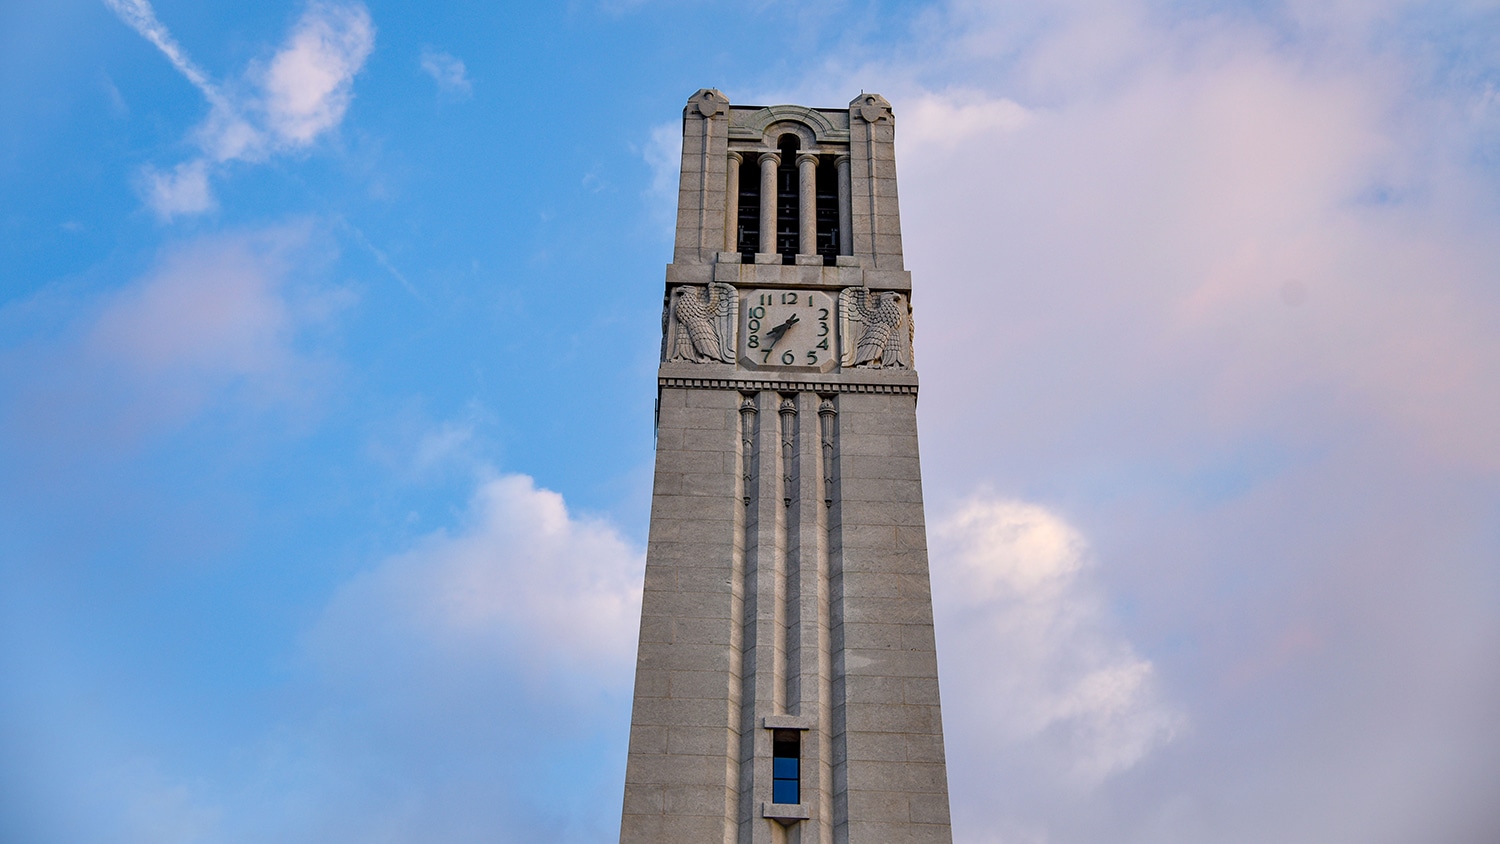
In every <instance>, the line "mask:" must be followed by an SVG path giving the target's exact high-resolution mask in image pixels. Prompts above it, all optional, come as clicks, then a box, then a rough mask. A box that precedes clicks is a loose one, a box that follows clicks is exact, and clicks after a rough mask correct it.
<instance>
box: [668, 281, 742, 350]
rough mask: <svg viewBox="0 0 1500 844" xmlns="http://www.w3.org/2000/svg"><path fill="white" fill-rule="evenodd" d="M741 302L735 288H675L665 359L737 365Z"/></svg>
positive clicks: (719, 285) (716, 285)
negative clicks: (737, 334) (736, 339)
mask: <svg viewBox="0 0 1500 844" xmlns="http://www.w3.org/2000/svg"><path fill="white" fill-rule="evenodd" d="M739 312H740V302H739V295H738V294H737V293H736V292H735V289H734V286H733V285H730V284H722V283H719V282H711V283H710V284H708V286H706V287H695V286H689V285H684V286H682V287H674V288H672V293H671V296H670V297H669V298H668V300H667V313H666V314H665V316H666V325H664V326H663V328H664V329H665V336H664V337H663V340H664V345H665V349H663V352H664V357H665V359H666V360H667V361H678V360H682V361H688V362H690V363H734V360H735V343H734V331H735V326H736V325H737V324H738V322H739Z"/></svg>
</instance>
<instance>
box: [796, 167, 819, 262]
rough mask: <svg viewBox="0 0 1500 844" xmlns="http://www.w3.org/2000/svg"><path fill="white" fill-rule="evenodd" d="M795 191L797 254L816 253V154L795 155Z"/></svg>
mask: <svg viewBox="0 0 1500 844" xmlns="http://www.w3.org/2000/svg"><path fill="white" fill-rule="evenodd" d="M797 180H798V186H797V192H798V197H797V198H798V199H799V200H800V202H799V205H800V211H799V214H798V216H799V217H800V218H801V219H800V220H799V221H798V222H799V226H798V237H797V254H798V255H816V254H817V253H818V156H817V155H816V154H814V153H811V152H804V153H801V154H799V155H798V156H797Z"/></svg>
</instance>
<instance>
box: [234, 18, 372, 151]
mask: <svg viewBox="0 0 1500 844" xmlns="http://www.w3.org/2000/svg"><path fill="white" fill-rule="evenodd" d="M374 47H375V28H374V26H373V25H372V24H371V22H370V13H369V12H368V11H366V9H365V7H364V6H363V5H360V4H346V3H314V4H313V5H312V6H310V7H309V8H308V10H307V11H306V12H305V13H304V14H303V15H302V17H301V18H300V19H299V20H298V21H297V23H296V25H294V26H293V27H292V33H291V36H290V37H289V38H288V39H287V43H286V45H285V46H283V47H282V48H281V50H280V51H278V52H277V53H276V55H275V57H274V58H272V59H271V61H270V64H269V65H268V66H267V67H266V69H265V71H264V72H263V74H261V78H260V82H261V86H262V88H263V90H264V106H265V110H266V116H267V123H268V124H269V128H270V129H271V131H272V132H274V133H275V135H276V137H277V138H278V139H279V140H281V141H282V142H284V143H286V144H288V145H290V146H294V147H295V146H306V145H308V144H310V143H312V142H313V141H314V140H315V139H316V138H317V137H318V136H319V135H321V134H323V133H324V132H327V131H328V130H329V129H332V128H333V127H335V126H337V125H338V124H339V122H340V121H342V120H343V119H344V112H345V111H346V110H347V109H348V107H349V100H350V99H351V97H352V96H353V93H352V90H351V87H352V84H353V81H354V75H355V74H357V73H358V72H359V70H360V68H361V67H363V66H364V63H365V59H366V58H368V57H369V55H370V51H371V50H373V49H374Z"/></svg>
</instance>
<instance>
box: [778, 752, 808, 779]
mask: <svg viewBox="0 0 1500 844" xmlns="http://www.w3.org/2000/svg"><path fill="white" fill-rule="evenodd" d="M799 761H801V760H799V759H789V758H787V757H785V756H777V757H776V758H774V759H772V760H771V776H772V777H773V778H775V779H778V780H794V779H796V778H797V777H798V773H797V768H798V764H797V763H798V762H799Z"/></svg>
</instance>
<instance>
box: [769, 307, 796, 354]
mask: <svg viewBox="0 0 1500 844" xmlns="http://www.w3.org/2000/svg"><path fill="white" fill-rule="evenodd" d="M796 321H797V315H796V314H792V315H791V316H789V317H787V319H786V322H783V323H782V324H780V325H778V326H776V327H775V328H773V329H771V330H770V331H767V332H766V339H767V340H768V341H770V342H769V343H767V344H766V348H767V349H774V348H776V343H777V342H778V341H780V340H781V338H782V337H784V336H786V333H787V332H788V331H790V330H791V328H792V324H793V323H795V322H796Z"/></svg>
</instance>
